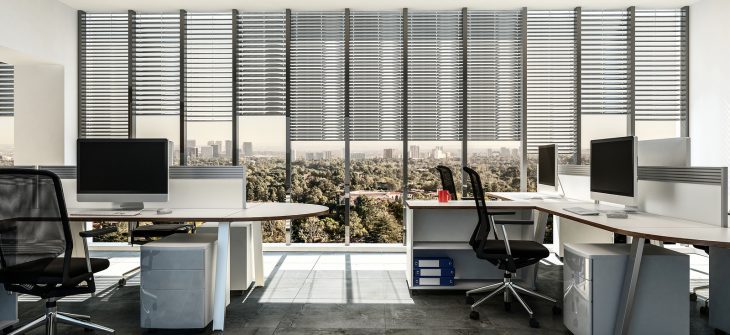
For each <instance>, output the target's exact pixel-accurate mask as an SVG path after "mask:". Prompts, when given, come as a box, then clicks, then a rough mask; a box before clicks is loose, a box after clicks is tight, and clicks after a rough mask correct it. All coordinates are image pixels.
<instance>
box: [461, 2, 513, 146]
mask: <svg viewBox="0 0 730 335" xmlns="http://www.w3.org/2000/svg"><path fill="white" fill-rule="evenodd" d="M467 34H468V36H467V43H468V46H467V64H468V65H467V67H468V74H467V78H466V80H467V118H468V120H467V121H468V122H467V134H468V136H467V137H468V139H469V140H473V141H497V140H508V141H519V140H520V137H521V132H520V130H521V129H522V127H521V119H522V116H521V114H522V47H523V43H524V42H523V41H522V18H521V14H520V11H519V10H516V11H468V12H467Z"/></svg>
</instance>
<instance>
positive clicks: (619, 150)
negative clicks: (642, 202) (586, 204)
mask: <svg viewBox="0 0 730 335" xmlns="http://www.w3.org/2000/svg"><path fill="white" fill-rule="evenodd" d="M637 151H638V150H637V140H636V137H634V136H626V137H617V138H606V139H601V140H593V141H591V198H592V199H593V200H599V201H608V202H612V203H616V204H623V205H627V206H634V205H635V204H636V198H637V182H636V180H637V177H636V170H637V165H638V159H637Z"/></svg>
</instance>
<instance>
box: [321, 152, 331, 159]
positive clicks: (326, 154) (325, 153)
mask: <svg viewBox="0 0 730 335" xmlns="http://www.w3.org/2000/svg"><path fill="white" fill-rule="evenodd" d="M333 156H334V154H333V153H332V151H325V152H323V153H322V156H321V157H322V158H321V159H332V157H333Z"/></svg>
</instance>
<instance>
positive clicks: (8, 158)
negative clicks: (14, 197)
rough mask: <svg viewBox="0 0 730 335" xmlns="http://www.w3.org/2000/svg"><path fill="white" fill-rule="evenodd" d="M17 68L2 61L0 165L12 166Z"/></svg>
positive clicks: (0, 74)
mask: <svg viewBox="0 0 730 335" xmlns="http://www.w3.org/2000/svg"><path fill="white" fill-rule="evenodd" d="M14 115H15V70H14V68H13V66H12V65H10V64H5V63H0V166H12V165H13V162H14V153H15V150H14V143H15V140H14V137H15V133H14V130H15V126H14V121H15V117H14Z"/></svg>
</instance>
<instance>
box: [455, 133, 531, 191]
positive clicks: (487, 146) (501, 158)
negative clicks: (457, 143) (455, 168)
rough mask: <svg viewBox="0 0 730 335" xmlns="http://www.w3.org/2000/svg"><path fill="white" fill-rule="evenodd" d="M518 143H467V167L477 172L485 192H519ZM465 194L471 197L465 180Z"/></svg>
mask: <svg viewBox="0 0 730 335" xmlns="http://www.w3.org/2000/svg"><path fill="white" fill-rule="evenodd" d="M521 157H522V150H521V148H520V141H469V147H468V156H467V165H468V166H469V167H470V168H472V169H474V170H476V171H477V172H479V176H480V177H481V178H482V183H483V185H482V186H483V187H484V191H485V192H519V191H520V159H521ZM466 186H467V187H466V194H467V196H472V195H473V193H472V189H471V184H469V179H468V176H467V179H466Z"/></svg>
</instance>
